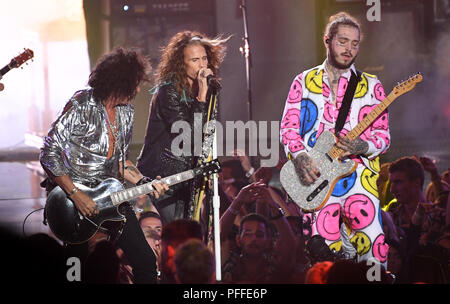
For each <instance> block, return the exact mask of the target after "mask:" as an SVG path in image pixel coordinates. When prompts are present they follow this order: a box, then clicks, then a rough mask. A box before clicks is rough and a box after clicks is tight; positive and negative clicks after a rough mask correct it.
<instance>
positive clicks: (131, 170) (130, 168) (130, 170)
mask: <svg viewBox="0 0 450 304" xmlns="http://www.w3.org/2000/svg"><path fill="white" fill-rule="evenodd" d="M125 170H128V173H129V174H130V175H131V176H132V177H138V176H139V175H140V174H141V172H139V170H138V169H137V168H136V167H135V166H133V165H128V166H125Z"/></svg>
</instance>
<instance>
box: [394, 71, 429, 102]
mask: <svg viewBox="0 0 450 304" xmlns="http://www.w3.org/2000/svg"><path fill="white" fill-rule="evenodd" d="M422 78H423V77H422V74H421V73H420V72H419V73H417V74H415V75H414V76H411V77H409V78H408V79H407V80H405V81H403V82H401V83H398V84H397V85H396V86H395V87H394V89H393V90H392V93H394V94H395V95H397V97H398V96H400V95H403V94H405V93H407V92H409V91H411V90H412V89H414V87H415V86H416V84H417V83H419V82H422Z"/></svg>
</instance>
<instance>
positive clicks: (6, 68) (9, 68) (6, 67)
mask: <svg viewBox="0 0 450 304" xmlns="http://www.w3.org/2000/svg"><path fill="white" fill-rule="evenodd" d="M9 70H11V67H10V66H9V64H8V65H5V66H4V67H3V68H2V69H1V70H0V76H3V75H5V74H6V73H8V72H9Z"/></svg>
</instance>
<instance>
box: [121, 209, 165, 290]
mask: <svg viewBox="0 0 450 304" xmlns="http://www.w3.org/2000/svg"><path fill="white" fill-rule="evenodd" d="M120 207H121V210H120V211H121V213H122V214H124V215H125V216H126V219H127V221H126V223H125V226H124V228H123V231H122V234H121V236H120V237H119V239H118V240H117V245H118V246H119V247H120V248H122V250H123V252H124V253H125V256H126V257H127V259H128V261H129V262H130V265H131V267H133V275H134V282H135V283H137V284H140V283H144V284H150V283H156V279H157V273H156V256H155V254H154V253H153V250H152V249H151V248H150V245H149V244H148V243H147V240H146V239H145V236H144V232H143V231H142V229H141V226H140V225H139V222H138V220H137V218H136V214H135V213H134V211H133V209H132V208H131V206H130V205H129V204H127V203H125V204H122V206H120Z"/></svg>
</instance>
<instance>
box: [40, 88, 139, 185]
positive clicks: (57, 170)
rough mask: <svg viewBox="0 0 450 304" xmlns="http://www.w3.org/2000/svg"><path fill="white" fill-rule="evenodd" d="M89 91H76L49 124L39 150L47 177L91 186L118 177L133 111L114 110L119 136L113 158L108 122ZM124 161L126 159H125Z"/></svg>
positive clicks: (129, 108) (127, 142)
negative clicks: (61, 177) (68, 177)
mask: <svg viewBox="0 0 450 304" xmlns="http://www.w3.org/2000/svg"><path fill="white" fill-rule="evenodd" d="M92 91H93V90H92V89H85V90H81V91H77V92H76V93H75V94H74V95H73V96H72V98H71V99H70V100H69V102H68V103H67V104H66V106H65V107H64V109H63V111H62V113H61V115H60V116H59V117H58V119H57V120H56V121H55V122H54V123H53V124H52V126H51V128H50V131H49V133H48V135H47V136H46V137H45V139H44V146H43V147H42V148H41V155H40V161H41V165H42V167H43V168H44V170H45V171H46V172H47V174H48V175H49V176H50V177H53V176H62V175H66V174H67V175H69V176H70V177H71V178H72V180H73V181H74V182H78V183H81V184H84V185H87V186H91V187H92V186H94V185H96V184H98V183H99V182H101V181H102V180H104V179H106V178H108V177H115V178H118V176H119V174H118V173H119V162H120V161H122V155H127V152H128V148H129V145H130V142H131V135H132V129H133V118H134V109H133V106H132V105H131V104H130V105H121V106H117V107H116V120H117V123H118V130H119V134H118V136H117V140H116V144H115V149H114V153H113V156H112V157H111V158H110V159H107V154H108V150H109V136H108V120H107V114H106V108H105V106H104V105H103V103H102V102H100V101H97V100H95V99H94V97H93V95H92ZM126 159H127V158H126V157H125V160H126Z"/></svg>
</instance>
